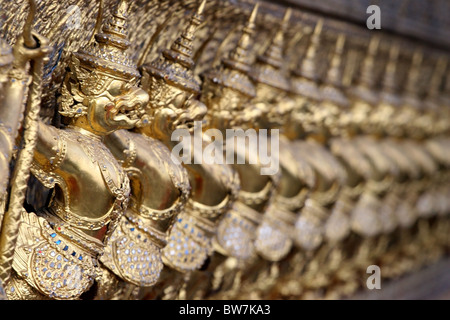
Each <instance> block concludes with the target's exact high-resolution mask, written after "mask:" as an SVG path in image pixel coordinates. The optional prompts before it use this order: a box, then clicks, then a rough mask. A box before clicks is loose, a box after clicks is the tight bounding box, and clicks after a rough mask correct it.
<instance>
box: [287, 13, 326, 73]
mask: <svg viewBox="0 0 450 320" xmlns="http://www.w3.org/2000/svg"><path fill="white" fill-rule="evenodd" d="M322 29H323V20H322V19H319V21H317V24H316V26H315V27H314V31H313V33H312V34H311V38H310V40H309V46H308V49H307V50H306V54H305V57H304V58H303V60H302V62H301V65H300V68H299V69H297V70H294V75H296V76H299V77H304V78H306V79H309V80H313V81H317V79H318V77H319V73H318V72H317V71H318V70H317V64H316V57H317V51H318V50H319V46H320V37H321V33H322Z"/></svg>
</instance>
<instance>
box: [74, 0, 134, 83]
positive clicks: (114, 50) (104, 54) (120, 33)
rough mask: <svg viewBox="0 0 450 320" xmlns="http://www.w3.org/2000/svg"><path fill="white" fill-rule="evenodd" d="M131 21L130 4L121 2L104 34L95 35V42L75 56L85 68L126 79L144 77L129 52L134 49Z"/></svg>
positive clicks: (124, 0)
mask: <svg viewBox="0 0 450 320" xmlns="http://www.w3.org/2000/svg"><path fill="white" fill-rule="evenodd" d="M127 20H128V2H127V1H126V0H121V1H120V2H119V4H118V6H117V7H116V10H115V11H114V12H113V13H112V15H111V18H110V19H109V20H108V22H107V23H106V24H105V25H104V26H103V28H102V32H101V33H98V34H96V35H95V42H94V43H92V44H91V45H90V46H89V47H87V48H86V49H81V50H79V51H78V52H76V53H74V54H73V55H74V56H75V57H76V58H78V60H79V61H80V64H81V66H82V67H84V68H87V69H89V70H95V71H96V72H99V73H104V74H106V75H110V76H115V77H119V78H121V79H124V80H130V79H133V78H139V77H140V74H139V71H138V70H137V67H136V65H135V64H134V62H133V61H132V60H131V58H130V56H129V54H128V53H127V49H128V48H129V46H130V42H129V41H128V21H127Z"/></svg>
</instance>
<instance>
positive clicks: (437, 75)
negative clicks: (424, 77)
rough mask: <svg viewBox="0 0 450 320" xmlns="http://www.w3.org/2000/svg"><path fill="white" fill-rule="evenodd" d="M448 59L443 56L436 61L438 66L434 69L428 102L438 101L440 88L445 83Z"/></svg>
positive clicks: (428, 92) (427, 97)
mask: <svg viewBox="0 0 450 320" xmlns="http://www.w3.org/2000/svg"><path fill="white" fill-rule="evenodd" d="M447 64H448V58H447V57H445V56H441V57H439V58H438V60H437V61H436V65H435V67H434V70H433V73H432V75H431V78H430V82H429V83H430V85H429V86H428V91H427V96H426V99H427V100H433V101H436V100H437V99H438V98H439V93H440V87H441V84H442V83H443V81H444V77H445V74H446V70H447Z"/></svg>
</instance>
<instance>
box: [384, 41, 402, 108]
mask: <svg viewBox="0 0 450 320" xmlns="http://www.w3.org/2000/svg"><path fill="white" fill-rule="evenodd" d="M399 54H400V47H399V45H398V44H393V45H392V46H391V48H390V49H389V59H388V62H387V65H386V70H385V72H384V76H383V79H382V81H381V85H382V91H381V95H380V98H381V100H382V101H385V102H388V103H390V104H392V105H394V106H397V105H399V104H400V96H399V94H398V91H399V88H398V81H397V78H396V71H397V62H398V58H399Z"/></svg>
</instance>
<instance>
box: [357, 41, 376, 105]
mask: <svg viewBox="0 0 450 320" xmlns="http://www.w3.org/2000/svg"><path fill="white" fill-rule="evenodd" d="M379 45H380V37H379V36H373V37H372V39H371V40H370V43H369V47H368V49H367V52H366V56H365V57H364V60H363V62H362V67H361V70H360V74H359V79H357V82H356V86H354V87H352V88H351V89H350V92H351V94H352V95H353V96H354V97H356V98H357V99H360V100H362V101H365V102H367V103H369V104H372V105H374V104H377V103H378V94H377V93H376V91H375V80H376V79H375V77H374V73H375V57H376V55H377V52H378V48H379Z"/></svg>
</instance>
